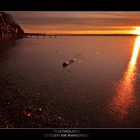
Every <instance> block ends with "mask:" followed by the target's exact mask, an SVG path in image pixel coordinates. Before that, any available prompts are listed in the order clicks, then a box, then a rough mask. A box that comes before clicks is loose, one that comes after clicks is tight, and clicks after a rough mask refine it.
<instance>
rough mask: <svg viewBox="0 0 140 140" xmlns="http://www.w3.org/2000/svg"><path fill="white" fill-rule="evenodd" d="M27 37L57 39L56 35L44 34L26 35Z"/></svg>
mask: <svg viewBox="0 0 140 140" xmlns="http://www.w3.org/2000/svg"><path fill="white" fill-rule="evenodd" d="M25 35H26V36H27V37H31V38H32V37H36V38H40V37H42V38H45V37H49V38H51V37H54V38H56V36H57V35H56V34H42V33H25Z"/></svg>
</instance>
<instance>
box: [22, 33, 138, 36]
mask: <svg viewBox="0 0 140 140" xmlns="http://www.w3.org/2000/svg"><path fill="white" fill-rule="evenodd" d="M25 35H26V36H139V35H137V34H42V33H25Z"/></svg>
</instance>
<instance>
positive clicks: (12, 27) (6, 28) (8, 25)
mask: <svg viewBox="0 0 140 140" xmlns="http://www.w3.org/2000/svg"><path fill="white" fill-rule="evenodd" d="M23 37H25V33H24V31H23V29H22V28H21V27H20V25H19V24H18V23H17V22H16V21H15V20H14V19H13V17H12V16H11V15H10V14H7V13H5V12H0V43H2V42H5V41H10V40H16V39H20V38H23Z"/></svg>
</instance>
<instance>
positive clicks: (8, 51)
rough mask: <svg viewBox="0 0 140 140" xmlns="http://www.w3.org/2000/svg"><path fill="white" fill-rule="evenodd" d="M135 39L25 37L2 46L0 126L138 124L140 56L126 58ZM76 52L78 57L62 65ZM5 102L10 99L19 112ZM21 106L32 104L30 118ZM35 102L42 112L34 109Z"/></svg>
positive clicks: (0, 57)
mask: <svg viewBox="0 0 140 140" xmlns="http://www.w3.org/2000/svg"><path fill="white" fill-rule="evenodd" d="M135 39H136V37H134V36H131V37H130V36H63V37H62V36H61V37H60V36H58V37H57V38H53V37H52V38H25V39H22V40H17V41H16V42H14V43H13V44H7V45H4V46H1V47H0V73H1V74H0V75H1V77H2V78H1V80H0V82H1V86H2V85H3V87H1V89H2V90H1V95H0V97H1V101H0V102H1V109H0V110H1V113H0V117H1V118H4V119H3V122H2V121H1V123H0V124H1V126H2V127H78V128H79V127H91V128H96V127H140V119H139V117H140V92H139V91H140V87H139V84H140V74H139V73H140V61H139V58H140V57H139V56H138V57H137V61H136V64H134V65H133V66H132V65H131V64H130V60H131V57H132V53H133V48H134V46H135V45H134V43H135ZM78 53H81V55H80V56H78V58H77V61H76V62H73V63H71V64H70V65H68V66H67V67H63V66H62V63H63V62H65V61H68V60H70V59H73V58H75V56H76V55H77V54H78ZM130 69H131V70H130ZM3 79H4V80H3ZM5 81H8V82H9V83H8V84H6V82H5ZM11 88H12V90H11ZM13 89H18V92H15V90H13ZM18 93H19V94H18ZM21 94H22V98H21ZM36 94H38V96H39V97H37V98H38V101H39V102H40V103H38V102H37V101H36V98H34V97H35V95H36ZM11 95H12V96H13V98H12V99H11ZM15 95H16V98H15ZM23 95H24V98H23ZM7 97H8V101H7ZM19 97H20V98H21V100H20V101H19V103H18V102H16V100H19ZM26 97H27V98H26ZM11 100H14V101H15V103H13V102H11ZM23 100H25V101H24V102H23ZM34 101H36V102H35V103H34ZM20 102H21V103H20ZM6 103H10V104H12V105H13V104H14V107H13V108H12V109H13V110H14V111H15V113H16V114H18V116H15V113H11V112H12V110H10V107H11V105H6ZM19 106H20V107H19ZM5 108H6V109H5ZM7 108H8V109H7ZM17 108H18V109H17ZM25 108H30V112H31V113H32V115H31V117H30V119H26V118H22V117H21V116H22V115H23V114H22V113H21V112H23V110H25ZM37 108H41V109H40V110H41V111H40V113H36V112H35V110H36V109H37ZM2 110H3V111H6V110H9V111H7V112H6V113H3V112H2ZM37 116H38V118H37ZM13 118H15V119H13ZM16 118H18V121H17V119H16ZM36 120H39V121H36ZM5 122H8V123H6V125H5ZM26 124H28V125H26Z"/></svg>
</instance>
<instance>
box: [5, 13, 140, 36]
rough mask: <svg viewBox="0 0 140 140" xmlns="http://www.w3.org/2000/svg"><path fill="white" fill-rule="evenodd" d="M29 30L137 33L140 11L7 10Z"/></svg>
mask: <svg viewBox="0 0 140 140" xmlns="http://www.w3.org/2000/svg"><path fill="white" fill-rule="evenodd" d="M5 12H7V13H9V14H11V15H12V17H13V18H14V19H15V20H16V22H17V23H18V24H19V25H20V26H21V27H22V28H23V30H24V31H25V32H27V33H50V34H51V33H69V34H135V33H136V34H137V33H140V12H133V11H131V12H130V11H129V12H128V11H127V12H125V11H123V12H121V11H117V12H114V11H108V12H107V11H106V12H104V11H102V12H101V11H5Z"/></svg>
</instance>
